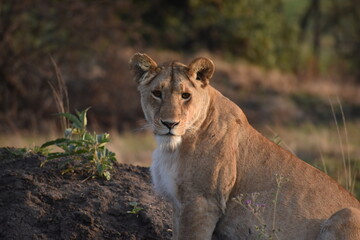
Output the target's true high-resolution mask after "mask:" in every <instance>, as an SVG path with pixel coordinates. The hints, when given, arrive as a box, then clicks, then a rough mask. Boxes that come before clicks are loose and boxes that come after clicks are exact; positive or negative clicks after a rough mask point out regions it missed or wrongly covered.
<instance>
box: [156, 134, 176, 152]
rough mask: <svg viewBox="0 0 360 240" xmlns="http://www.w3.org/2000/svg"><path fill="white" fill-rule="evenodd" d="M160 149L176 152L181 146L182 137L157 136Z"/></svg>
mask: <svg viewBox="0 0 360 240" xmlns="http://www.w3.org/2000/svg"><path fill="white" fill-rule="evenodd" d="M155 139H156V142H157V145H158V147H159V148H160V149H161V150H163V151H175V150H176V149H177V148H178V147H179V146H180V144H181V136H174V135H155Z"/></svg>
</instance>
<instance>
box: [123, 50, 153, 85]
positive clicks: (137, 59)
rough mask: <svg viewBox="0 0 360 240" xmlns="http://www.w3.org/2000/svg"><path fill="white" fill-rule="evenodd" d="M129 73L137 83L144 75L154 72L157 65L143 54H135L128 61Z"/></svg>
mask: <svg viewBox="0 0 360 240" xmlns="http://www.w3.org/2000/svg"><path fill="white" fill-rule="evenodd" d="M129 66H130V71H131V73H132V75H133V76H134V79H135V80H136V82H137V83H140V82H141V81H142V80H143V79H144V78H143V76H144V74H145V73H147V72H149V71H150V72H151V71H154V70H156V68H157V64H156V62H155V61H154V60H152V59H151V58H150V57H149V56H148V55H146V54H145V53H135V54H134V55H133V56H132V57H131V59H130V61H129Z"/></svg>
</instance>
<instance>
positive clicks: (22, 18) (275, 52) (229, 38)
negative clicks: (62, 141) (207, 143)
mask: <svg viewBox="0 0 360 240" xmlns="http://www.w3.org/2000/svg"><path fill="white" fill-rule="evenodd" d="M359 19H360V7H359V5H358V4H356V1H355V0H343V1H338V0H333V1H325V0H306V1H305V0H304V1H298V0H240V1H238V0H184V1H174V0H170V1H169V0H153V1H145V0H122V1H111V0H102V1H98V0H78V1H67V0H66V1H59V0H47V1H45V0H12V1H1V2H0V122H3V123H5V124H1V126H0V131H7V130H10V131H14V130H16V129H18V128H19V129H23V128H31V129H35V128H36V127H38V125H39V123H40V122H41V120H42V119H44V118H50V113H54V112H57V111H56V109H55V108H54V104H53V98H52V93H51V90H50V87H49V85H48V83H47V82H48V81H50V80H51V79H54V69H53V66H52V63H51V61H50V57H49V56H50V55H51V56H52V57H53V58H54V59H55V62H56V63H57V64H58V66H59V67H60V70H61V71H62V73H63V75H64V79H65V81H66V84H67V86H68V88H69V96H70V98H72V99H70V103H71V106H70V110H71V109H74V108H77V109H83V108H84V107H85V106H88V105H91V106H93V112H94V113H95V115H97V116H102V117H103V118H102V119H100V120H99V119H97V120H98V122H97V124H98V125H100V126H105V127H116V128H122V127H123V126H124V125H133V124H134V121H135V120H137V119H139V118H142V114H141V109H140V106H139V104H138V103H129V101H128V99H131V98H132V97H133V98H136V97H137V96H136V91H135V88H136V87H135V86H134V84H133V83H131V81H130V80H129V75H128V74H127V67H126V64H127V58H128V54H126V53H123V52H122V51H123V50H124V49H129V48H130V49H133V51H146V50H148V49H155V50H171V51H176V52H181V53H182V54H184V55H187V54H188V55H191V54H194V53H195V52H199V51H202V50H205V51H210V52H212V53H215V54H216V55H220V56H222V57H224V58H227V59H229V60H232V59H238V58H242V59H245V60H247V61H250V62H252V63H254V64H256V65H261V66H263V67H268V68H279V69H282V70H286V71H292V72H295V73H298V72H299V71H300V72H301V71H303V69H304V68H306V67H307V66H309V65H311V64H314V62H315V65H316V64H318V62H320V63H321V61H323V60H322V59H324V57H323V56H330V57H327V59H326V61H327V67H328V68H329V69H339V70H341V71H343V72H341V73H344V74H345V73H346V74H348V75H352V76H354V75H355V74H358V76H360V70H359V68H358V66H359V64H360V47H359V46H360V28H359V24H358V23H359ZM304 49H310V50H309V51H308V53H307V55H306V56H304V54H303V52H304ZM328 52H331V54H328ZM310 60H311V61H310ZM358 79H360V77H359V78H358ZM134 109H135V110H134ZM114 116H115V117H114ZM89 118H90V119H91V118H92V117H91V116H89ZM40 130H41V129H40Z"/></svg>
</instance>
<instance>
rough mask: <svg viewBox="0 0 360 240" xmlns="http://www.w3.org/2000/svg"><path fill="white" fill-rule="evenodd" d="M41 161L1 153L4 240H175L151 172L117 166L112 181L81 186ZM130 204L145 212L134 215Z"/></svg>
mask: <svg viewBox="0 0 360 240" xmlns="http://www.w3.org/2000/svg"><path fill="white" fill-rule="evenodd" d="M42 160H44V158H43V157H42V156H38V155H28V156H26V157H23V156H22V155H17V154H14V152H13V151H11V150H9V149H5V148H0V169H1V171H0V239H170V238H171V210H170V209H171V208H170V206H169V205H168V204H167V203H166V202H164V201H163V199H161V198H159V197H157V196H155V194H154V192H153V190H152V186H151V178H150V175H149V169H148V168H144V167H136V166H131V165H122V164H117V165H115V167H114V168H115V169H114V170H115V171H114V172H113V174H112V178H111V180H110V181H106V180H99V179H91V180H87V181H85V182H83V178H82V177H81V176H76V175H75V176H65V175H61V174H60V171H59V169H58V163H57V162H56V161H55V162H50V163H47V164H45V166H44V167H42V168H40V167H39V165H40V163H41V161H42ZM131 202H136V203H137V204H138V205H137V207H140V208H142V209H141V210H140V211H138V212H137V211H134V212H135V213H130V212H131V210H133V208H134V207H133V206H131Z"/></svg>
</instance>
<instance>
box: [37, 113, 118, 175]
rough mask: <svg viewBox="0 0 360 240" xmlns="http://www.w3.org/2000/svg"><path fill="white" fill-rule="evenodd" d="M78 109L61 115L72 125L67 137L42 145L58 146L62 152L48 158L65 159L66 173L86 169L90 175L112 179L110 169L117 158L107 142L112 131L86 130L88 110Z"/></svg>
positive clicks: (54, 153) (63, 162) (64, 170)
mask: <svg viewBox="0 0 360 240" xmlns="http://www.w3.org/2000/svg"><path fill="white" fill-rule="evenodd" d="M88 110H89V108H87V109H85V110H84V111H82V112H78V111H76V115H73V114H70V113H60V114H59V115H60V116H63V117H65V118H67V119H68V120H69V121H70V124H71V125H70V127H69V128H66V129H65V132H64V137H63V138H58V139H56V140H53V141H49V142H46V143H44V144H43V145H42V146H41V148H42V149H44V148H48V147H50V146H57V147H59V148H61V149H62V150H63V151H62V152H51V153H48V154H47V160H46V161H45V162H43V163H42V165H44V164H45V163H46V162H47V161H48V160H51V159H58V158H63V159H64V160H62V164H61V168H62V169H63V170H62V174H65V173H69V172H75V171H79V172H84V173H85V174H87V175H89V176H88V178H90V177H104V178H106V179H107V180H109V179H110V170H111V169H112V166H113V163H114V162H115V161H116V158H115V153H113V152H111V151H109V150H108V149H107V148H106V147H105V145H106V144H107V143H108V142H109V141H110V135H109V134H108V133H103V134H96V133H95V132H94V133H89V132H88V131H87V130H86V125H87V117H86V114H87V111H88Z"/></svg>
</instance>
